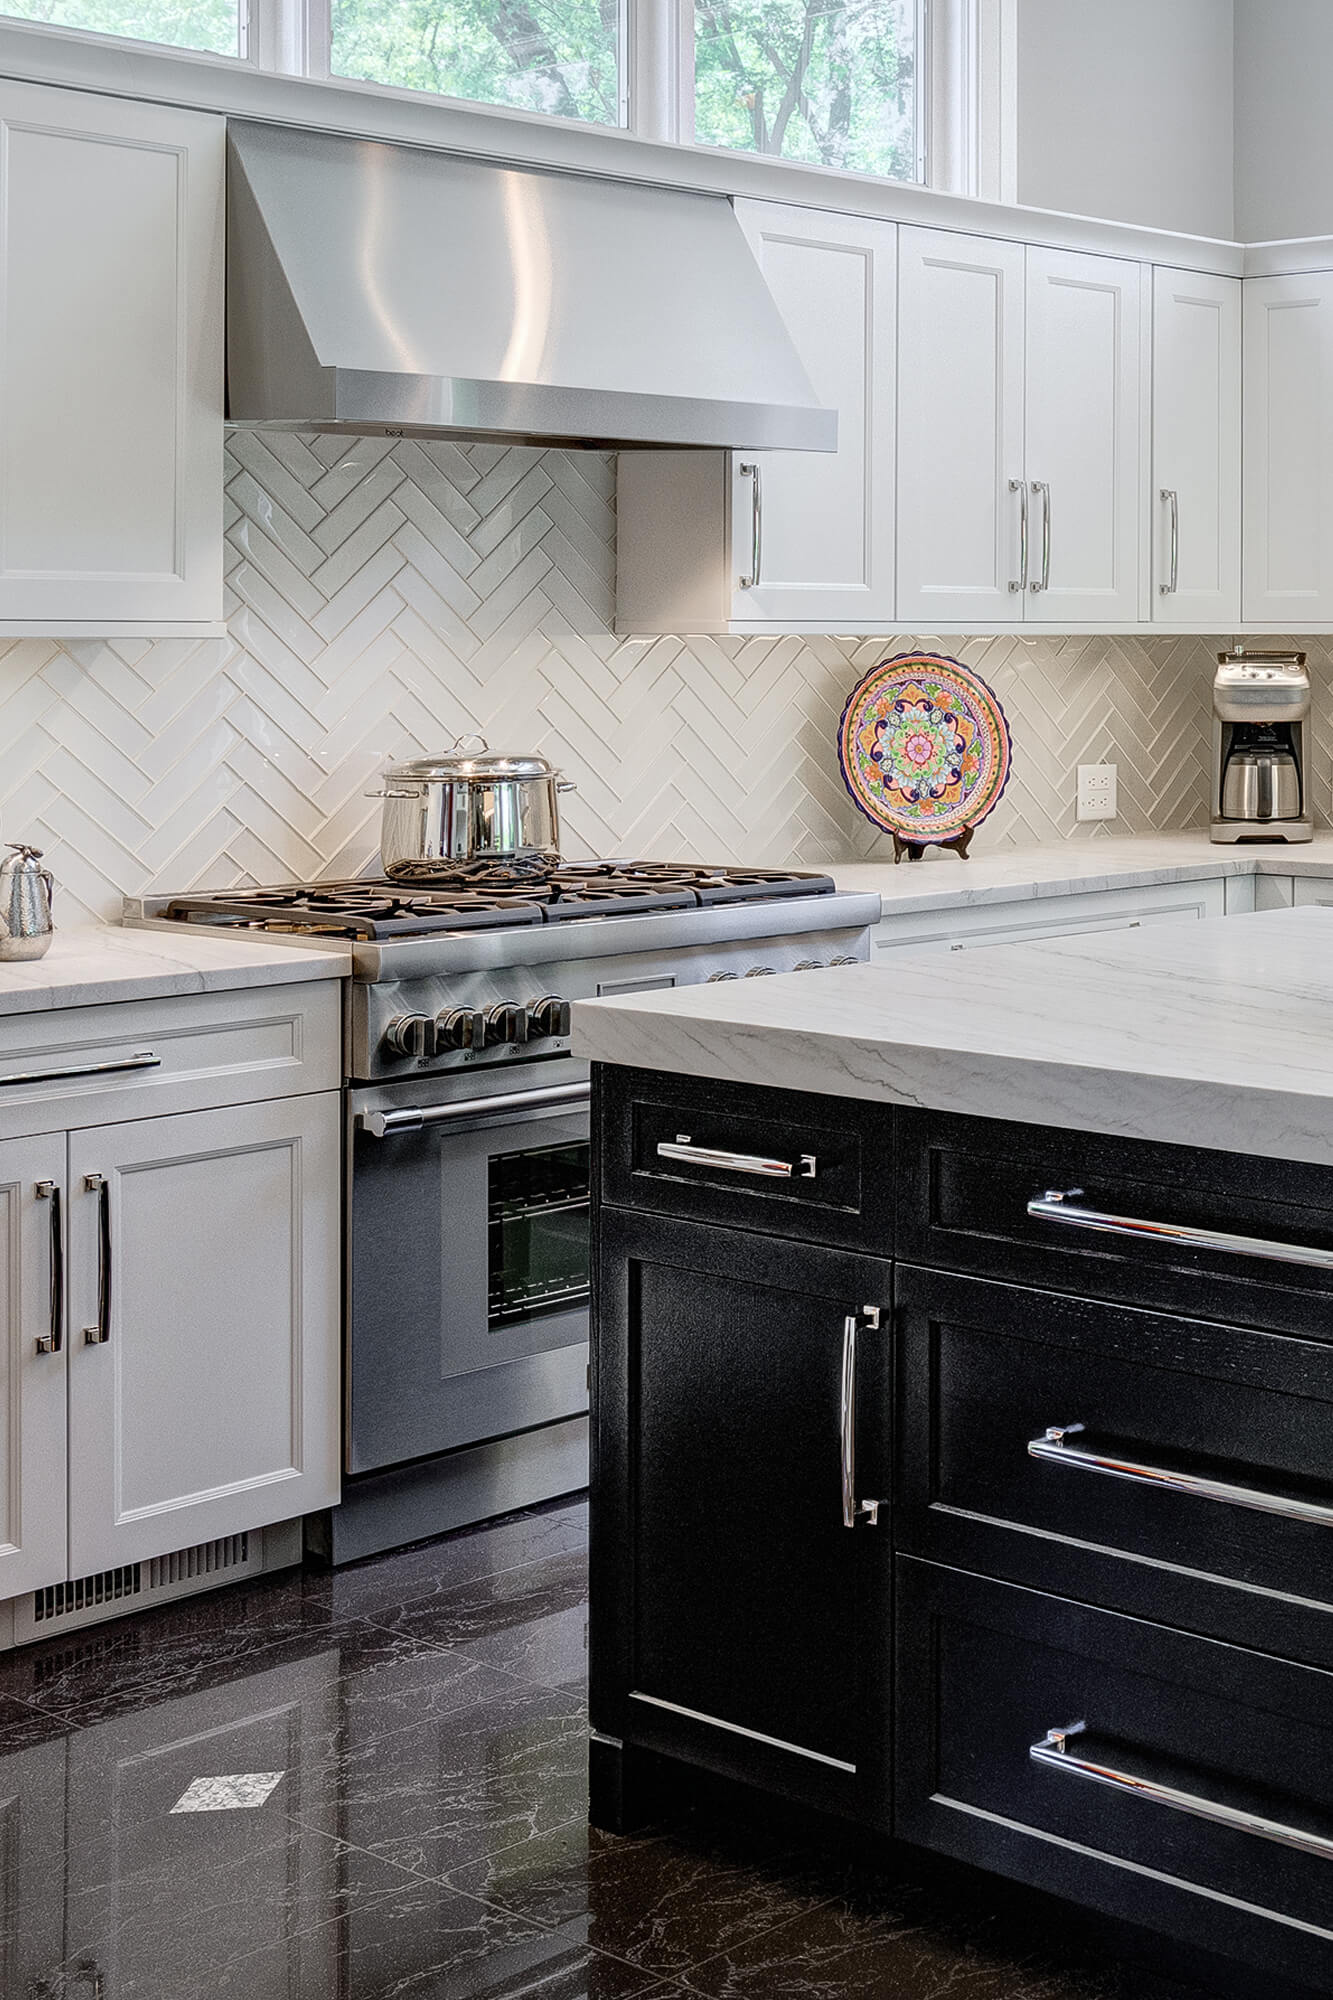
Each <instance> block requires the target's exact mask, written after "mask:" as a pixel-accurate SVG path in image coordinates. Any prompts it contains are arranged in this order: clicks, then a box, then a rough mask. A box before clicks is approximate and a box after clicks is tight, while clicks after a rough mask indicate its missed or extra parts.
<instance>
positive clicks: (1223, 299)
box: [1150, 270, 1241, 632]
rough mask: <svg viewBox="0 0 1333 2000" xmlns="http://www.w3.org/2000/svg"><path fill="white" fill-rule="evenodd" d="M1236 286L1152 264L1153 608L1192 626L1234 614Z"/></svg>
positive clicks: (1169, 620) (1219, 622)
mask: <svg viewBox="0 0 1333 2000" xmlns="http://www.w3.org/2000/svg"><path fill="white" fill-rule="evenodd" d="M1240 294H1241V286H1240V280H1239V279H1238V278H1213V277H1206V276H1204V275H1203V274H1202V273H1199V272H1195V271H1167V270H1156V271H1154V272H1153V335H1152V338H1153V370H1152V469H1151V502H1150V504H1151V506H1152V510H1153V515H1152V518H1153V537H1152V550H1153V576H1152V586H1153V588H1152V616H1153V622H1154V624H1158V625H1181V626H1184V627H1186V628H1187V629H1188V630H1190V631H1194V632H1197V631H1200V630H1204V631H1207V630H1218V629H1220V628H1225V627H1227V626H1230V625H1234V624H1235V623H1236V622H1237V621H1238V620H1239V618H1240V312H1241V304H1240Z"/></svg>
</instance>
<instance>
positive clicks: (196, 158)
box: [0, 82, 224, 635]
mask: <svg viewBox="0 0 1333 2000" xmlns="http://www.w3.org/2000/svg"><path fill="white" fill-rule="evenodd" d="M223 144H224V124H223V121H222V120H221V119H220V118H212V117H208V116H205V115H203V114H200V113H195V112H185V111H177V110H173V109H170V108H167V107H164V106H159V105H153V104H142V103H131V102H121V101H119V100H114V99H110V98H100V97H95V96H90V95H85V94H83V93H80V92H74V91H58V90H47V89H44V88H39V87H37V86H33V85H27V84H21V83H11V82H2V83H0V217H2V220H3V232H4V234H3V248H2V249H0V258H2V260H3V264H2V270H3V293H4V302H5V303H4V317H3V330H2V331H0V411H2V415H0V632H9V633H13V632H24V631H31V632H40V633H42V634H52V635H60V634H63V633H79V632H84V633H97V632H104V631H107V630H111V631H116V630H120V631H124V630H126V629H127V628H128V629H131V630H135V631H142V632H145V633H149V634H151V633H152V632H153V631H154V630H155V629H157V628H158V627H161V626H170V627H175V626H180V625H182V624H184V625H187V626H189V625H198V624H205V623H210V622H213V621H216V620H218V619H220V618H221V616H222V331H223V300H222V284H223V236H222V220H223V185H224V182H223V170H224V153H223Z"/></svg>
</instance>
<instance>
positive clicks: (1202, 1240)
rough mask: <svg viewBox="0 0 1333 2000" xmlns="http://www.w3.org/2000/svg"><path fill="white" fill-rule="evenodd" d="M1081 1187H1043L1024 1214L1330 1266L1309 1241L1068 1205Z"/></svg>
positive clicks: (1330, 1257)
mask: <svg viewBox="0 0 1333 2000" xmlns="http://www.w3.org/2000/svg"><path fill="white" fill-rule="evenodd" d="M1082 1193H1083V1190H1082V1188H1047V1190H1046V1192H1045V1194H1043V1195H1036V1196H1034V1197H1033V1199H1032V1200H1031V1201H1030V1202H1029V1203H1028V1214H1029V1215H1031V1216H1035V1217H1036V1219H1037V1220H1038V1221H1039V1222H1060V1223H1064V1224H1066V1225H1068V1227H1070V1228H1072V1229H1092V1230H1099V1231H1101V1232H1102V1233H1103V1234H1104V1235H1107V1236H1139V1237H1146V1238H1147V1240H1148V1241H1149V1242H1151V1243H1187V1244H1188V1245H1189V1246H1190V1248H1191V1249H1194V1250H1221V1251H1224V1252H1225V1253H1226V1254H1227V1255H1228V1256H1230V1257H1261V1258H1263V1259H1265V1261H1267V1262H1268V1263H1272V1264H1310V1265H1313V1267H1314V1268H1315V1269H1316V1270H1318V1271H1333V1250H1320V1249H1317V1248H1316V1247H1315V1246H1314V1245H1312V1244H1309V1243H1276V1242H1272V1241H1270V1240H1269V1238H1267V1237H1265V1236H1234V1235H1232V1234H1231V1232H1230V1231H1229V1230H1226V1229H1195V1228H1193V1227H1192V1226H1191V1225H1190V1224H1189V1223H1185V1222H1151V1221H1148V1220H1145V1219H1144V1218H1143V1217H1141V1216H1137V1215H1109V1214H1106V1213H1104V1212H1103V1211H1102V1210H1101V1209H1098V1208H1075V1207H1072V1206H1071V1203H1072V1202H1073V1201H1074V1200H1075V1199H1076V1198H1077V1197H1078V1196H1079V1195H1081V1194H1082Z"/></svg>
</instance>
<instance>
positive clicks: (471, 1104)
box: [356, 1083, 592, 1139]
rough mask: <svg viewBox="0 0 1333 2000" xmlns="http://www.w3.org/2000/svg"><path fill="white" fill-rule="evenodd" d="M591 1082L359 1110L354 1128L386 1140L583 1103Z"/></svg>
mask: <svg viewBox="0 0 1333 2000" xmlns="http://www.w3.org/2000/svg"><path fill="white" fill-rule="evenodd" d="M591 1096H592V1085H591V1084H590V1083H553V1084H548V1085H545V1086H544V1087H543V1088H542V1089H540V1090H507V1091H505V1092H504V1093H503V1094H497V1095H496V1096H495V1097H460V1098H459V1099H458V1101H457V1102H456V1103H454V1104H423V1105H421V1106H420V1107H419V1108H413V1109H410V1110H406V1111H358V1113H357V1115H356V1128H357V1130H358V1132H364V1133H366V1135H367V1136H368V1137H369V1138H371V1139H389V1138H392V1136H393V1134H394V1133H395V1132H420V1131H422V1130H423V1129H424V1127H425V1126H427V1125H454V1124H456V1123H457V1122H458V1121H459V1119H461V1118H481V1117H483V1116H484V1117H488V1118H495V1117H497V1116H503V1115H506V1114H508V1113H509V1112H511V1111H529V1110H534V1109H537V1108H539V1107H540V1106H542V1105H547V1104H549V1105H551V1106H553V1107H555V1106H560V1105H568V1106H569V1107H570V1108H571V1109H573V1107H574V1106H575V1105H579V1104H586V1103H587V1102H588V1100H589V1098H590V1097H591Z"/></svg>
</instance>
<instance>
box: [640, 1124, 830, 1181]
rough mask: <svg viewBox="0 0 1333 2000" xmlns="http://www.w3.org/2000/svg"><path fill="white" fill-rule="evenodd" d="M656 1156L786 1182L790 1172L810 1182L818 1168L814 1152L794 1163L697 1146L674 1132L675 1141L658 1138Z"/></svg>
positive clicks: (690, 1164) (692, 1165) (758, 1154)
mask: <svg viewBox="0 0 1333 2000" xmlns="http://www.w3.org/2000/svg"><path fill="white" fill-rule="evenodd" d="M657 1157H658V1159H659V1160H684V1162H685V1164H686V1166H690V1167H721V1168H723V1169H724V1171H725V1172H727V1173H729V1174H760V1175H762V1176H763V1177H764V1178H765V1179H766V1180H774V1181H789V1180H790V1179H791V1178H792V1176H793V1174H794V1175H796V1176H797V1177H798V1178H799V1179H801V1180H803V1181H812V1180H813V1179H814V1178H815V1175H816V1174H817V1173H818V1171H819V1163H818V1161H817V1160H816V1159H815V1156H814V1154H813V1153H802V1154H801V1156H800V1158H799V1160H798V1161H797V1162H796V1164H795V1165H794V1166H793V1164H792V1162H791V1161H790V1160H766V1159H765V1158H764V1157H763V1155H762V1153H729V1152H727V1151H726V1150H725V1149H724V1148H723V1147H720V1146H696V1145H695V1144H694V1143H693V1141H692V1140H691V1138H690V1135H689V1133H688V1132H677V1134H676V1136H675V1139H674V1140H671V1139H659V1140H658V1142H657Z"/></svg>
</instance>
